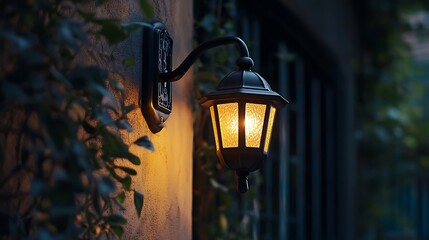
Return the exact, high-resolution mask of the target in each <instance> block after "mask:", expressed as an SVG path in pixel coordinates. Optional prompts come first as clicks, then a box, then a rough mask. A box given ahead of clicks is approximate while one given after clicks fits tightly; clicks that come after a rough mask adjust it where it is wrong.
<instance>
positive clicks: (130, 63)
mask: <svg viewBox="0 0 429 240" xmlns="http://www.w3.org/2000/svg"><path fill="white" fill-rule="evenodd" d="M135 64H136V60H135V59H134V58H125V59H124V65H125V66H126V67H132V66H134V65H135Z"/></svg>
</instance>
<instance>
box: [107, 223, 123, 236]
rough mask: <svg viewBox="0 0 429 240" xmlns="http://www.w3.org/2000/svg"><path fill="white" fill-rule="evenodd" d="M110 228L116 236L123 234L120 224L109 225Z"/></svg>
mask: <svg viewBox="0 0 429 240" xmlns="http://www.w3.org/2000/svg"><path fill="white" fill-rule="evenodd" d="M110 229H111V230H112V232H114V233H115V234H116V236H118V238H121V237H122V235H123V234H124V228H123V227H122V226H117V225H113V226H110Z"/></svg>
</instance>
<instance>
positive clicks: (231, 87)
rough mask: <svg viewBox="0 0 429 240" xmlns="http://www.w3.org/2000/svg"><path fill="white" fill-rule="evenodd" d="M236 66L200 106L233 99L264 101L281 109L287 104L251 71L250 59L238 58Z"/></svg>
mask: <svg viewBox="0 0 429 240" xmlns="http://www.w3.org/2000/svg"><path fill="white" fill-rule="evenodd" d="M237 66H238V70H236V71H233V72H231V73H229V74H228V75H227V76H226V77H224V78H223V79H222V81H221V82H220V83H219V85H218V87H217V88H216V91H214V92H211V93H209V94H207V95H206V96H204V97H203V98H202V99H201V101H200V103H201V105H203V106H204V107H208V106H211V105H212V104H213V103H214V102H219V101H223V100H225V101H228V100H234V99H237V100H238V99H246V100H253V101H264V102H269V103H271V104H273V105H274V106H275V107H283V106H284V105H286V104H287V103H288V101H287V100H286V99H284V98H283V97H282V96H280V95H279V94H278V93H276V92H274V91H273V90H271V87H270V85H269V84H268V82H267V81H266V80H265V79H264V78H263V77H262V76H261V75H259V74H258V73H256V72H252V71H251V67H252V66H253V61H252V59H251V58H249V57H241V58H239V59H238V60H237Z"/></svg>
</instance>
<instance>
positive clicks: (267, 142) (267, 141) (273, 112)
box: [264, 106, 276, 152]
mask: <svg viewBox="0 0 429 240" xmlns="http://www.w3.org/2000/svg"><path fill="white" fill-rule="evenodd" d="M275 115H276V108H275V107H273V106H271V109H270V118H269V119H268V128H267V137H266V138H265V144H264V152H268V147H269V145H270V139H271V132H272V130H273V123H274V116H275Z"/></svg>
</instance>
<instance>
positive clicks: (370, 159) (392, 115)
mask: <svg viewBox="0 0 429 240" xmlns="http://www.w3.org/2000/svg"><path fill="white" fill-rule="evenodd" d="M362 5H363V6H362V10H363V15H362V16H363V17H362V18H361V24H362V30H363V31H362V34H363V39H362V40H363V41H362V43H363V46H364V50H365V52H364V53H363V54H362V56H363V57H362V59H361V64H360V66H361V68H359V69H358V71H357V73H358V76H359V80H358V81H357V82H358V83H359V84H358V86H357V87H358V105H357V116H358V119H357V123H358V129H359V130H358V134H357V136H358V153H359V155H358V162H359V176H358V179H359V193H360V194H359V200H358V203H359V209H360V211H359V223H360V226H359V227H360V229H359V232H360V233H361V235H365V234H368V233H371V232H372V234H374V233H375V234H376V235H377V236H378V238H380V239H383V238H384V237H383V236H384V235H383V234H386V233H387V232H388V231H395V230H398V229H410V227H411V226H410V225H411V221H412V220H411V219H409V217H407V216H406V214H405V213H404V212H403V211H402V210H401V207H400V206H398V205H397V204H395V200H394V199H395V198H398V193H400V192H401V190H403V189H406V188H407V187H409V186H411V184H413V183H415V182H417V181H419V179H420V178H421V177H422V176H424V175H427V170H428V168H427V165H426V166H425V162H426V159H427V158H426V157H425V156H427V154H425V153H426V152H427V150H426V149H428V146H429V142H428V140H427V137H424V136H427V135H428V134H429V129H428V127H427V123H426V121H427V116H426V117H425V116H424V115H423V114H422V113H423V111H424V108H425V106H424V105H422V104H421V103H419V99H420V98H421V96H422V93H423V88H422V85H421V82H419V81H418V80H417V79H416V75H417V74H418V71H419V70H418V69H417V66H416V64H415V62H414V61H413V59H412V55H411V52H410V46H409V45H408V44H407V43H406V42H405V41H404V33H410V32H412V30H411V29H410V28H409V26H407V23H406V21H405V20H406V16H407V15H408V14H410V13H412V12H415V11H416V10H423V9H427V7H428V6H424V5H422V3H421V2H420V1H388V0H387V1H366V2H365V3H364V4H362ZM426 5H427V4H426ZM392 226H397V227H396V229H395V228H394V227H392Z"/></svg>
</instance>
